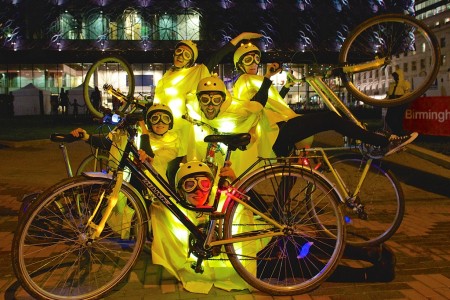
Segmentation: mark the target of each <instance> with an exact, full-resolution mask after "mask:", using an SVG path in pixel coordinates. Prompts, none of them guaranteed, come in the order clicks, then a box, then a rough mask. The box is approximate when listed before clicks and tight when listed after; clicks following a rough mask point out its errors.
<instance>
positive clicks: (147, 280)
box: [0, 144, 450, 300]
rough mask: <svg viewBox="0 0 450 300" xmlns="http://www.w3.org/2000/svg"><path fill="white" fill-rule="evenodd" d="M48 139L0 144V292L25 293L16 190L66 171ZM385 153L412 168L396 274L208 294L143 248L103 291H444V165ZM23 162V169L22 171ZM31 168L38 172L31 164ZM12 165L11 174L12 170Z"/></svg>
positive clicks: (79, 153) (396, 244) (226, 295)
mask: <svg viewBox="0 0 450 300" xmlns="http://www.w3.org/2000/svg"><path fill="white" fill-rule="evenodd" d="M54 146H55V145H54V144H53V145H36V146H32V147H30V148H28V149H25V150H23V151H22V150H17V151H12V150H11V149H8V148H6V149H5V148H4V149H0V165H1V166H2V169H3V171H2V172H1V173H2V174H0V182H1V183H2V184H1V185H0V197H1V201H0V240H1V241H2V243H1V244H0V255H1V258H2V261H3V263H2V264H1V265H0V298H1V299H31V297H30V296H28V295H27V294H26V292H24V291H23V289H22V288H21V287H20V286H19V285H18V283H17V280H16V279H15V277H14V275H13V272H12V269H11V263H10V245H11V240H12V236H13V232H14V230H15V227H16V225H17V211H18V208H19V205H20V202H19V201H18V198H21V197H22V195H23V194H26V193H30V192H33V191H36V190H37V189H40V188H43V187H45V186H46V184H47V185H48V184H49V183H51V182H55V180H56V179H55V178H58V177H62V176H64V169H63V167H62V166H59V165H58V163H56V162H58V161H59V160H60V157H58V156H57V155H58V152H57V151H58V150H53V149H55V147H54ZM76 147H80V149H76V152H75V155H73V156H74V157H72V158H73V159H72V161H73V162H74V165H76V163H78V161H79V159H80V158H81V157H83V156H84V155H85V154H86V153H87V152H86V151H88V150H86V149H83V150H81V149H82V146H76ZM49 151H55V155H54V156H53V158H51V159H50V160H51V161H53V164H49V162H48V160H49V159H48V158H46V157H44V156H45V153H47V155H48V153H49ZM14 152H16V153H14ZM17 152H18V153H17ZM28 154H32V157H29V155H28ZM389 159H390V160H391V163H392V165H393V166H394V168H395V167H398V168H410V171H409V172H407V175H405V176H404V177H403V178H400V180H401V181H402V184H403V188H404V192H405V197H406V199H407V205H406V213H405V218H404V221H403V223H402V225H401V227H400V228H399V230H398V232H397V233H396V234H395V236H394V237H393V238H391V239H390V240H389V241H388V242H387V243H386V244H387V245H388V246H389V247H390V248H391V249H393V251H394V253H395V256H396V259H397V265H396V269H395V270H396V276H395V279H394V280H393V281H391V282H387V283H383V282H345V283H344V282H325V283H323V284H322V285H321V286H320V288H318V289H317V290H315V291H313V292H312V293H309V294H307V295H306V294H305V295H298V296H293V297H272V296H269V295H266V294H262V293H259V292H252V293H251V292H249V291H232V292H227V291H223V290H220V289H217V288H213V289H212V290H211V291H210V293H209V294H207V295H203V294H194V293H189V292H187V291H184V290H183V288H182V286H181V285H180V284H179V283H178V282H177V281H176V280H175V279H174V278H173V277H172V276H171V275H169V274H168V273H167V272H165V271H164V270H163V269H162V268H161V267H160V266H157V265H153V264H152V263H151V257H150V255H149V254H148V253H142V255H141V256H140V259H139V261H138V263H137V264H136V266H135V267H134V269H133V271H132V272H131V274H130V276H129V278H128V280H127V282H126V283H124V284H123V285H122V286H121V287H120V288H119V289H117V291H115V292H113V293H112V294H111V295H110V296H108V297H107V298H106V299H124V298H126V299H130V300H134V299H216V300H220V299H235V300H250V299H261V300H265V299H450V198H449V193H448V184H449V183H450V172H449V170H448V169H446V168H443V167H441V166H438V165H436V164H433V163H430V162H429V161H427V160H424V159H422V158H420V157H417V156H415V155H412V154H411V153H408V152H403V153H400V154H397V155H395V156H393V157H392V159H391V158H389ZM39 161H40V163H39ZM401 162H404V164H402V163H401ZM411 162H413V163H411ZM24 166H27V167H28V170H29V172H26V173H23V172H25V171H24V170H26V169H25V168H24ZM49 166H51V170H52V172H50V173H49ZM34 168H37V169H39V170H40V172H35V171H34V170H35V169H34ZM14 170H15V173H16V174H11V173H14ZM5 173H9V174H11V176H6V175H5ZM394 173H395V170H394ZM26 174H28V175H29V176H26ZM39 174H40V175H39ZM417 177H419V178H417ZM430 179H432V182H430V183H429V184H428V185H427V187H425V185H423V184H422V185H421V183H423V182H426V181H427V180H430Z"/></svg>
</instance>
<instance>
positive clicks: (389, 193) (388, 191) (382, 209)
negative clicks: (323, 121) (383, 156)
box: [328, 153, 405, 247]
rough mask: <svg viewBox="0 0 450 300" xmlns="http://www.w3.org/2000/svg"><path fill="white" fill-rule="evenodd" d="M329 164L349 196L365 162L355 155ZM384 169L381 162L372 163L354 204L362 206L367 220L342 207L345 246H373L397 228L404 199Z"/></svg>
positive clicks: (396, 180)
mask: <svg viewBox="0 0 450 300" xmlns="http://www.w3.org/2000/svg"><path fill="white" fill-rule="evenodd" d="M329 160H330V162H331V164H332V166H333V168H334V169H335V171H336V172H337V173H338V174H339V176H340V177H341V178H342V180H343V181H344V183H345V185H346V187H347V189H348V191H349V194H350V196H353V191H355V189H356V187H357V185H358V183H359V180H360V178H361V173H362V171H363V168H364V166H365V165H366V162H367V160H366V159H365V158H363V157H362V156H361V155H360V154H357V153H344V154H339V155H335V156H332V157H330V158H329ZM386 167H387V166H385V164H383V161H382V160H372V163H371V165H370V167H369V170H368V173H367V175H366V177H365V179H364V182H363V184H362V185H361V187H360V192H359V194H358V198H357V199H358V200H357V201H360V202H361V204H363V205H364V212H365V213H366V214H367V218H368V219H367V220H364V219H361V218H359V217H358V215H357V213H356V212H355V211H354V210H353V209H352V208H351V207H349V206H347V205H344V208H343V211H344V214H345V221H346V227H347V241H346V242H347V244H350V245H353V246H360V247H369V246H377V245H380V244H381V243H383V242H385V241H387V240H388V239H390V238H391V237H392V236H393V235H394V234H395V232H396V231H397V230H398V228H399V227H400V225H401V223H402V221H403V216H404V214H405V197H404V194H403V189H402V186H401V184H400V182H399V181H398V179H397V178H396V177H395V175H394V174H393V173H392V172H391V171H390V170H388V169H386ZM328 178H329V179H331V178H333V176H329V177H328Z"/></svg>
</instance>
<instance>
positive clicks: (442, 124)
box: [403, 96, 450, 136]
mask: <svg viewBox="0 0 450 300" xmlns="http://www.w3.org/2000/svg"><path fill="white" fill-rule="evenodd" d="M403 127H404V128H405V129H406V130H409V131H417V132H418V133H421V134H427V135H439V136H450V97H445V96H442V97H421V98H418V99H417V100H415V101H414V102H413V103H412V104H411V105H410V107H409V108H408V109H407V110H406V112H405V117H404V119H403Z"/></svg>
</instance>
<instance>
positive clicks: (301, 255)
mask: <svg viewBox="0 0 450 300" xmlns="http://www.w3.org/2000/svg"><path fill="white" fill-rule="evenodd" d="M313 244H314V243H313V242H307V243H306V244H304V245H303V247H302V249H301V250H300V253H299V254H298V255H297V258H298V259H303V258H305V257H306V256H307V255H308V254H309V249H311V246H312V245H313Z"/></svg>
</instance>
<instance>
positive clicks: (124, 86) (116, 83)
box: [83, 56, 135, 118]
mask: <svg viewBox="0 0 450 300" xmlns="http://www.w3.org/2000/svg"><path fill="white" fill-rule="evenodd" d="M105 85H112V86H113V87H114V88H115V89H116V90H117V89H119V90H120V92H121V93H123V94H124V95H126V96H127V97H128V98H130V97H133V95H134V88H135V79H134V74H133V70H132V68H131V66H130V65H129V64H128V62H126V61H125V60H124V59H123V58H121V57H117V56H109V57H105V58H102V59H100V60H98V61H96V62H95V63H94V64H92V66H91V67H90V68H89V70H88V72H87V73H86V77H85V79H84V81H83V96H84V100H85V102H86V107H87V108H88V109H89V111H90V112H91V113H92V115H94V116H95V117H98V118H103V116H104V112H103V109H101V106H103V107H106V108H109V109H112V104H111V96H110V95H109V94H107V93H106V92H102V89H103V87H104V86H105ZM96 86H97V87H98V88H99V89H100V93H101V95H102V97H101V103H100V107H95V106H96V105H95V104H94V103H93V99H92V97H91V94H92V91H93V90H94V87H96ZM127 108H128V105H127V104H126V103H123V104H122V105H121V106H120V108H119V109H118V111H121V112H123V111H125V110H126V109H127Z"/></svg>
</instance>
